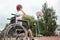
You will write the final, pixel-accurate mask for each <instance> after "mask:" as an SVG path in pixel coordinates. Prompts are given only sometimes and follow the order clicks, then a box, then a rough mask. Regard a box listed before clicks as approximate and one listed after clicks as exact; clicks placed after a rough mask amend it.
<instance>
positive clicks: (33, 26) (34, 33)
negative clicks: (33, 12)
mask: <svg viewBox="0 0 60 40" xmlns="http://www.w3.org/2000/svg"><path fill="white" fill-rule="evenodd" d="M23 19H24V20H28V22H29V26H30V29H31V30H32V32H33V35H34V36H36V26H35V25H34V22H35V19H34V17H33V16H29V15H26V16H24V17H23Z"/></svg>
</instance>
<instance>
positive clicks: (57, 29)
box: [55, 25, 60, 36]
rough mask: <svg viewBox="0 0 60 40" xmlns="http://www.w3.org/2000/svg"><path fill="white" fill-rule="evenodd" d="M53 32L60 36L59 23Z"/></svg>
mask: <svg viewBox="0 0 60 40" xmlns="http://www.w3.org/2000/svg"><path fill="white" fill-rule="evenodd" d="M55 34H56V35H58V36H60V25H58V27H57V28H56V30H55Z"/></svg>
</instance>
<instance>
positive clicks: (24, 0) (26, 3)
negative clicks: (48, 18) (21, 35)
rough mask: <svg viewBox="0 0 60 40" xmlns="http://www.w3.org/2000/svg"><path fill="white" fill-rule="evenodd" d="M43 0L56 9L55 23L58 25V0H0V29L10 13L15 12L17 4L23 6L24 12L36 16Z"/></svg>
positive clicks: (59, 8)
mask: <svg viewBox="0 0 60 40" xmlns="http://www.w3.org/2000/svg"><path fill="white" fill-rule="evenodd" d="M45 2H47V4H48V6H49V7H53V9H54V10H55V11H56V15H57V24H59V25H60V15H59V13H60V6H59V4H60V0H0V30H3V29H4V27H5V25H6V23H9V20H7V18H10V17H11V16H12V15H11V14H12V13H14V14H15V13H17V11H16V5H17V4H21V5H22V6H23V9H22V10H24V12H25V13H26V14H28V15H31V16H34V17H35V18H36V12H37V11H41V9H42V5H43V4H44V3H45Z"/></svg>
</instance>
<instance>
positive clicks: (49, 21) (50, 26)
mask: <svg viewBox="0 0 60 40" xmlns="http://www.w3.org/2000/svg"><path fill="white" fill-rule="evenodd" d="M42 12H43V14H44V16H43V19H41V20H40V24H41V34H43V35H44V36H51V35H52V34H53V33H54V31H55V29H56V27H57V24H56V20H57V16H56V15H55V11H54V10H53V8H48V6H47V4H46V3H45V4H44V5H43V8H42Z"/></svg>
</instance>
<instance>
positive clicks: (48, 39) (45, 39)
mask: <svg viewBox="0 0 60 40" xmlns="http://www.w3.org/2000/svg"><path fill="white" fill-rule="evenodd" d="M35 40H60V37H40V38H37V37H36V38H35Z"/></svg>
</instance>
